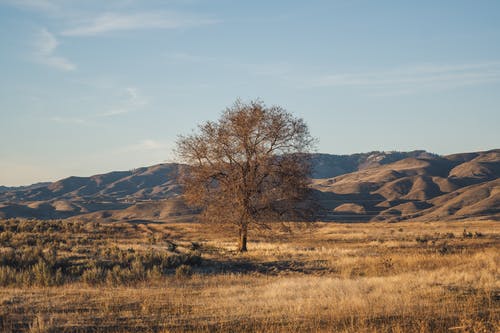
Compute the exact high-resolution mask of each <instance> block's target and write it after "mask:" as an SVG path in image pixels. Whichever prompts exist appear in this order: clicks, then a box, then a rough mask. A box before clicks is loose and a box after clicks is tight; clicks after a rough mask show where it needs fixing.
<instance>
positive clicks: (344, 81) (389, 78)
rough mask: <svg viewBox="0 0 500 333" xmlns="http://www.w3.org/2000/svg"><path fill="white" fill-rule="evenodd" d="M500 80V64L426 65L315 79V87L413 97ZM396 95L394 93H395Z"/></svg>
mask: <svg viewBox="0 0 500 333" xmlns="http://www.w3.org/2000/svg"><path fill="white" fill-rule="evenodd" d="M496 81H500V62H484V63H472V64H461V65H434V64H425V65H419V66H412V67H406V68H394V69H388V70H385V71H377V72H368V73H340V74H331V75H323V76H319V77H316V78H314V79H312V80H311V81H310V82H309V83H310V85H311V86H313V87H342V86H343V87H364V88H370V89H371V90H373V93H372V94H373V95H378V96H385V95H391V94H412V93H416V92H419V91H422V90H443V89H452V88H457V87H460V86H466V85H478V84H483V83H489V82H496ZM391 92H393V93H391Z"/></svg>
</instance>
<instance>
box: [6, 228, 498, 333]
mask: <svg viewBox="0 0 500 333" xmlns="http://www.w3.org/2000/svg"><path fill="white" fill-rule="evenodd" d="M499 226H500V225H499V224H498V222H492V221H466V222H431V223H417V222H405V223H353V224H336V223H316V224H315V225H314V226H313V227H309V226H307V227H306V226H304V225H302V224H289V225H280V226H276V227H275V229H276V230H273V231H272V232H271V231H266V232H264V233H263V234H260V235H259V236H257V235H255V234H250V242H249V252H248V253H245V254H239V253H236V252H235V251H234V249H235V239H234V237H233V234H231V233H229V232H228V231H216V230H207V228H206V227H204V226H201V225H199V224H196V223H175V222H166V223H162V222H156V223H153V222H146V221H129V222H123V223H114V224H98V223H82V222H77V221H45V222H44V221H28V220H4V221H1V222H0V246H1V248H0V285H1V287H0V330H1V331H6V332H9V331H13V332H17V331H27V332H178V331H179V332H180V331H196V332H218V331H227V332H238V331H259V332H262V331H266V332H267V331H269V332H304V331H305V332H307V331H313V332H498V331H500V251H499V248H500V227H499Z"/></svg>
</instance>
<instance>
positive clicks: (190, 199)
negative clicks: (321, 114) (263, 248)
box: [176, 101, 314, 251]
mask: <svg viewBox="0 0 500 333" xmlns="http://www.w3.org/2000/svg"><path fill="white" fill-rule="evenodd" d="M313 145H314V139H313V138H312V137H311V135H310V133H309V129H308V127H307V125H306V123H305V122H304V121H303V120H302V119H301V118H297V117H294V116H293V115H292V114H290V113H289V112H287V111H286V110H285V109H283V108H282V107H279V106H271V107H267V106H266V105H265V104H264V103H263V102H261V101H251V102H249V103H243V102H241V101H236V102H235V103H234V105H232V106H231V107H229V108H227V109H226V110H225V111H224V112H223V113H222V115H221V117H220V119H219V120H218V121H216V122H214V121H207V122H205V123H203V124H201V125H199V127H198V131H197V132H194V133H193V134H190V135H185V136H179V138H178V140H177V149H176V152H177V155H178V157H179V158H180V159H181V160H182V161H183V162H185V163H187V164H188V165H189V168H188V169H187V171H186V172H185V173H183V174H181V177H180V182H181V184H182V185H183V187H184V197H185V200H186V201H187V203H188V204H190V205H192V206H196V207H199V208H201V209H202V214H201V218H202V220H203V221H204V222H208V223H216V224H224V225H225V224H230V225H234V226H236V227H237V229H238V232H239V238H238V240H239V244H238V249H239V251H246V250H247V234H248V229H249V228H250V227H252V226H257V227H264V226H266V225H267V223H269V222H270V221H276V220H282V219H285V218H287V217H288V218H289V217H290V214H289V213H290V212H291V211H292V210H296V209H297V207H298V206H297V203H298V202H300V201H301V200H303V199H304V197H305V195H306V193H307V185H308V179H309V178H308V176H309V173H310V164H309V162H308V158H307V156H308V155H307V153H308V152H310V150H311V149H312V148H313Z"/></svg>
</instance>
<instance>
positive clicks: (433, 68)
mask: <svg viewBox="0 0 500 333" xmlns="http://www.w3.org/2000/svg"><path fill="white" fill-rule="evenodd" d="M0 73H1V75H0V142H1V144H0V185H7V186H14V185H26V184H30V183H35V182H40V181H54V180H57V179H60V178H64V177H67V176H70V175H77V176H89V175H92V174H96V173H104V172H109V171H113V170H127V169H132V168H136V167H141V166H148V165H153V164H156V163H161V162H170V161H173V154H172V152H171V150H172V148H173V146H174V142H175V139H176V137H177V135H178V134H186V133H189V132H190V131H191V129H194V128H195V127H196V125H197V124H199V123H201V122H204V121H206V120H216V119H217V118H218V116H219V115H220V112H221V111H222V110H223V109H224V108H225V107H227V106H230V105H231V104H232V103H233V102H234V101H235V100H236V98H241V99H243V100H245V101H248V100H250V99H255V98H260V99H261V100H263V101H264V102H265V103H266V104H268V105H273V104H277V105H280V106H282V107H284V108H285V109H287V110H288V111H290V112H292V113H293V114H295V115H298V116H300V117H302V118H304V120H305V121H306V122H307V123H308V124H309V127H310V130H311V133H312V134H313V135H314V136H315V137H317V138H318V139H319V146H318V151H319V152H324V153H332V154H350V153H356V152H368V151H373V150H382V151H391V150H398V151H408V150H414V149H425V150H427V151H430V152H433V153H438V154H449V153H455V152H466V151H478V150H488V149H493V148H500V1H496V0H491V1H485V0H475V1H460V0H443V1H383V0H381V1H356V0H355V1H347V0H345V1H334V0H331V1H329V0H325V1H314V0H313V1H294V0H289V1H285V0H281V1H280V0H276V1H243V0H241V1H234V0H205V1H203V0H170V1H160V0H158V1H139V0H126V1H116V0H110V1H95V0H89V1H63V0H0Z"/></svg>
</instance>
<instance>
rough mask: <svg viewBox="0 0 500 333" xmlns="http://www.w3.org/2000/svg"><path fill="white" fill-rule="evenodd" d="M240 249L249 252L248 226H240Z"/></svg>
mask: <svg viewBox="0 0 500 333" xmlns="http://www.w3.org/2000/svg"><path fill="white" fill-rule="evenodd" d="M238 251H240V252H247V226H246V225H245V226H241V227H240V239H239V240H238Z"/></svg>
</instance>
